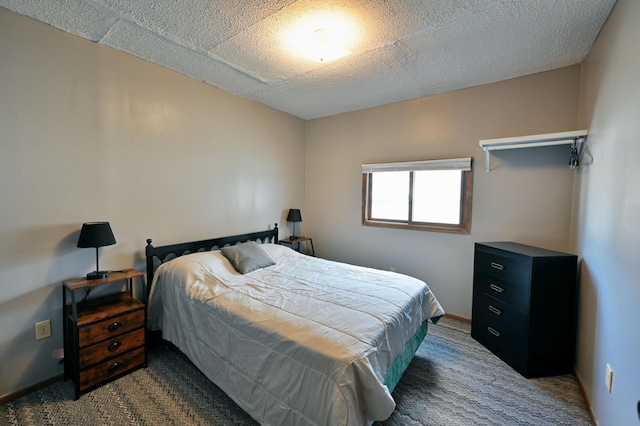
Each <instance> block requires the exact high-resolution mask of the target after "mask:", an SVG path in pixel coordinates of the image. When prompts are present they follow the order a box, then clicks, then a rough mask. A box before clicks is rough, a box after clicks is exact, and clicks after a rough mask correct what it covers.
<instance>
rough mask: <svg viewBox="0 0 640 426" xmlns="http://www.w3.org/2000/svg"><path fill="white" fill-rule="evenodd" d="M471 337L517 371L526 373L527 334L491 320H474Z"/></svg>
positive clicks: (516, 328)
mask: <svg viewBox="0 0 640 426" xmlns="http://www.w3.org/2000/svg"><path fill="white" fill-rule="evenodd" d="M471 336H472V337H473V338H474V339H476V340H477V341H478V342H480V343H481V344H483V345H484V346H485V347H486V348H487V349H489V350H490V351H491V352H493V353H494V354H495V355H496V356H498V358H500V359H502V360H503V361H504V362H506V363H507V364H509V365H510V366H511V367H513V368H514V369H515V370H517V371H520V372H526V368H527V334H526V332H524V331H521V330H518V327H515V328H514V327H508V326H505V325H501V324H498V323H495V322H492V321H491V319H490V318H474V319H473V323H472V324H471Z"/></svg>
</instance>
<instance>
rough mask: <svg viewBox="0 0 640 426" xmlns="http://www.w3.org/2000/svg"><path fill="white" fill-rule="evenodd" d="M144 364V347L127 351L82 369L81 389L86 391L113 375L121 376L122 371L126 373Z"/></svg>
mask: <svg viewBox="0 0 640 426" xmlns="http://www.w3.org/2000/svg"><path fill="white" fill-rule="evenodd" d="M143 364H144V347H142V348H137V349H134V350H132V351H129V352H125V353H123V354H121V355H120V356H117V357H114V358H111V359H109V360H108V361H105V362H103V363H101V364H98V365H96V366H94V367H91V368H89V369H87V370H84V371H80V391H85V390H87V389H89V388H90V387H93V386H95V385H98V384H100V383H102V382H104V381H106V380H109V379H111V378H113V377H116V376H119V375H121V374H122V373H125V372H127V371H129V370H132V369H134V368H136V367H139V366H141V365H143Z"/></svg>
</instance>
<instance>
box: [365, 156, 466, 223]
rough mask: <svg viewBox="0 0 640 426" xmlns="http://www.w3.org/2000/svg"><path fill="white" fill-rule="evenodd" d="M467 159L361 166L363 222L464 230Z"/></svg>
mask: <svg viewBox="0 0 640 426" xmlns="http://www.w3.org/2000/svg"><path fill="white" fill-rule="evenodd" d="M472 181H473V172H472V171H471V158H455V159H450V160H429V161H414V162H405V163H381V164H363V165H362V224H363V225H368V226H384V227H390V228H406V229H419V230H426V231H440V232H453V233H458V234H468V233H469V232H470V230H471V192H472V191H471V189H472Z"/></svg>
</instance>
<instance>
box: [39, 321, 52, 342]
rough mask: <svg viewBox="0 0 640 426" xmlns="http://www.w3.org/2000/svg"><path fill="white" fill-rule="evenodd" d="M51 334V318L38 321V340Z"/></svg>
mask: <svg viewBox="0 0 640 426" xmlns="http://www.w3.org/2000/svg"><path fill="white" fill-rule="evenodd" d="M50 336H51V320H45V321H40V322H37V323H36V340H40V339H44V338H45V337H50Z"/></svg>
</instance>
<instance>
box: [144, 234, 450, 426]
mask: <svg viewBox="0 0 640 426" xmlns="http://www.w3.org/2000/svg"><path fill="white" fill-rule="evenodd" d="M260 247H261V248H262V249H263V250H265V251H266V252H267V253H268V254H269V255H270V256H272V257H273V259H274V260H275V265H273V266H269V267H265V268H260V269H257V270H255V271H252V272H249V273H246V274H244V275H243V274H239V273H237V272H236V271H235V270H234V268H233V266H232V265H231V264H230V263H229V262H228V261H227V259H226V258H225V257H224V256H223V255H222V254H221V253H220V252H219V251H212V252H203V253H194V254H190V255H186V256H181V257H178V258H175V259H173V260H171V261H169V262H166V263H164V264H163V265H161V266H160V267H159V268H158V269H157V271H156V274H155V277H154V282H153V285H152V289H151V293H150V298H149V307H148V309H149V311H148V326H149V328H150V329H160V330H162V336H163V338H164V339H166V340H168V341H171V342H172V343H174V344H175V345H176V346H177V347H178V348H179V349H180V350H181V351H183V352H184V353H185V354H186V355H187V356H188V357H189V359H191V361H192V362H193V363H194V364H195V365H196V366H197V367H198V368H199V369H200V370H201V371H202V372H203V373H204V374H205V375H206V376H207V377H208V378H209V379H210V380H211V381H213V382H214V383H215V384H216V385H217V386H219V387H220V388H221V389H222V390H223V391H225V393H227V394H228V395H229V396H230V397H231V398H232V399H234V401H235V402H236V403H237V404H238V405H239V406H240V407H242V408H243V409H244V410H245V411H247V412H248V413H249V414H250V415H251V416H252V417H253V418H254V419H256V420H257V421H259V422H260V423H261V424H265V425H283V424H292V425H293V424H295V425H320V424H322V425H363V424H367V423H369V422H370V421H372V420H384V419H386V418H388V417H389V416H390V415H391V413H392V412H393V410H394V409H395V402H394V400H393V398H392V396H391V392H390V389H389V387H390V386H391V387H392V386H394V385H395V383H396V382H397V379H398V378H399V377H398V376H399V374H398V373H397V372H393V371H391V370H390V369H392V368H393V367H392V366H393V364H394V361H395V360H396V359H397V358H398V357H399V356H400V355H401V354H403V353H404V352H405V346H407V345H408V343H409V342H410V341H411V339H412V337H413V336H414V335H415V334H416V332H418V330H419V329H420V328H421V326H423V323H424V322H425V321H427V320H429V319H431V320H432V321H433V322H435V321H436V320H437V319H438V318H439V317H440V316H442V315H443V314H444V311H443V310H442V307H441V306H440V304H439V303H438V301H437V300H436V298H435V296H434V295H433V293H432V292H431V290H430V289H429V287H428V286H427V284H426V283H424V282H423V281H420V280H418V279H415V278H412V277H409V276H406V275H402V274H398V273H393V272H387V271H379V270H374V269H370V268H364V267H358V266H353V265H348V264H343V263H338V262H332V261H328V260H324V259H319V258H315V257H310V256H305V255H303V254H300V253H298V252H296V251H294V250H291V249H290V248H288V247H285V246H281V245H275V244H262V245H260ZM387 375H389V376H393V382H394V383H386V381H387V380H389V379H388V378H387Z"/></svg>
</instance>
